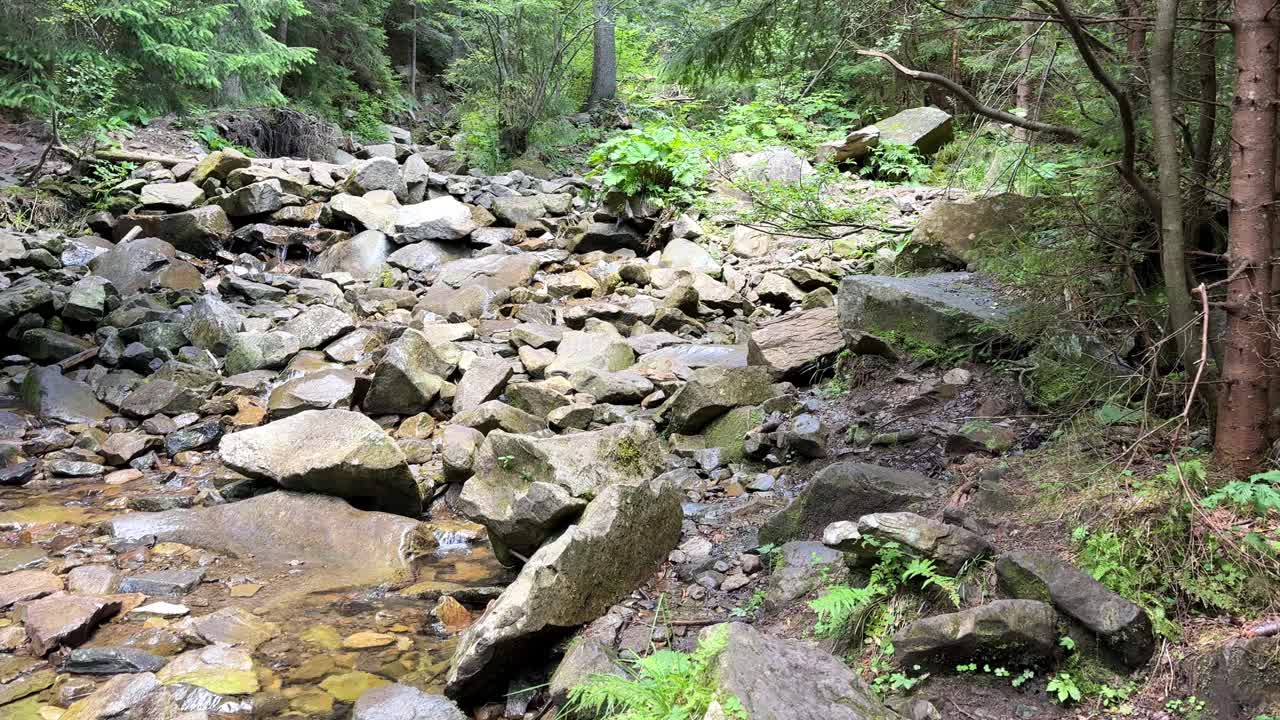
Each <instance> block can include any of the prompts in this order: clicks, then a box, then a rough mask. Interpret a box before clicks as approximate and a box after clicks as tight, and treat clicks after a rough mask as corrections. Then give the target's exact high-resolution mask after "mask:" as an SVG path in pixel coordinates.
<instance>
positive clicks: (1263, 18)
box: [1215, 0, 1280, 473]
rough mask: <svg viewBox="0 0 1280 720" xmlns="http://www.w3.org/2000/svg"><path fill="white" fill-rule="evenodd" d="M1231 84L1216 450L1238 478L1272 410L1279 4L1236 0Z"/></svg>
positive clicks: (1263, 436)
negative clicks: (1225, 281) (1223, 330)
mask: <svg viewBox="0 0 1280 720" xmlns="http://www.w3.org/2000/svg"><path fill="white" fill-rule="evenodd" d="M1232 31H1233V32H1234V33H1235V40H1236V87H1235V97H1234V98H1232V101H1231V110H1232V115H1231V135H1230V142H1231V190H1230V199H1231V210H1230V223H1231V227H1230V229H1229V231H1228V236H1227V255H1228V265H1227V267H1228V270H1229V273H1230V274H1229V275H1228V277H1229V278H1230V279H1231V280H1230V282H1229V283H1228V284H1227V312H1228V315H1227V335H1226V340H1225V342H1224V346H1225V347H1224V358H1223V368H1222V392H1221V393H1220V394H1219V396H1218V422H1217V437H1216V444H1215V453H1216V455H1217V458H1218V460H1219V461H1220V462H1222V463H1223V464H1224V465H1226V466H1227V467H1229V468H1231V469H1233V470H1234V471H1236V472H1239V473H1247V472H1250V471H1252V470H1255V469H1257V468H1258V466H1259V465H1260V463H1261V462H1262V460H1263V459H1264V458H1265V456H1266V451H1267V427H1268V417H1269V415H1270V409H1271V408H1270V407H1269V403H1268V396H1269V393H1268V386H1269V384H1270V377H1269V375H1270V373H1269V372H1268V367H1267V366H1268V363H1269V361H1270V357H1271V346H1272V342H1271V327H1270V324H1269V323H1268V320H1269V318H1268V313H1269V311H1270V309H1271V244H1272V242H1273V241H1274V237H1273V235H1272V233H1273V229H1274V223H1275V212H1276V210H1275V206H1274V205H1273V203H1274V202H1275V195H1276V168H1275V164H1276V149H1275V143H1276V114H1277V106H1278V104H1280V85H1278V83H1280V78H1278V77H1277V75H1280V5H1277V4H1276V2H1275V0H1236V4H1235V17H1234V18H1233V21H1232Z"/></svg>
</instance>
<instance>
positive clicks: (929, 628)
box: [893, 600, 1058, 666]
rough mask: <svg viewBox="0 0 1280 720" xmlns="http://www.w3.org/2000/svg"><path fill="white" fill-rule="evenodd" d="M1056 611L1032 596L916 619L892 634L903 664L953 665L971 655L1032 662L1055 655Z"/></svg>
mask: <svg viewBox="0 0 1280 720" xmlns="http://www.w3.org/2000/svg"><path fill="white" fill-rule="evenodd" d="M1057 644H1058V614H1057V613H1055V612H1054V611H1053V608H1052V607H1050V606H1049V605H1048V604H1046V603H1042V602H1039V601H1036V600H993V601H992V602H989V603H987V604H986V605H979V606H977V607H972V608H966V609H964V610H961V611H959V612H954V613H947V614H943V615H934V616H932V617H927V618H922V619H920V620H916V621H915V622H913V623H911V624H910V625H908V626H906V627H905V628H903V629H902V630H899V631H898V633H897V634H896V635H894V636H893V649H894V654H895V656H896V657H897V658H898V659H899V660H901V662H902V663H903V664H904V665H911V664H920V665H930V666H938V665H951V664H953V663H956V662H968V661H970V660H989V661H996V662H1000V661H1006V662H1016V663H1018V664H1019V665H1033V664H1036V663H1038V662H1042V661H1045V660H1048V659H1050V658H1052V657H1053V655H1054V652H1055V651H1056V649H1057Z"/></svg>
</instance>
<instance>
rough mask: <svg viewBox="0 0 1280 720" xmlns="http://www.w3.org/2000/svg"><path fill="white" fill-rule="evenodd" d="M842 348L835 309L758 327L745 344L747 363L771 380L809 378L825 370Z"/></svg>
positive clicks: (805, 312)
mask: <svg viewBox="0 0 1280 720" xmlns="http://www.w3.org/2000/svg"><path fill="white" fill-rule="evenodd" d="M843 349H844V336H843V334H842V333H841V332H840V320H839V317H838V316H837V313H836V309H835V308H826V307H822V308H814V309H812V310H803V311H801V312H797V313H789V314H787V315H784V316H783V317H781V318H779V319H777V320H774V321H771V322H767V323H763V324H761V325H758V326H756V327H754V328H752V330H751V338H750V340H749V341H748V343H747V362H748V363H750V364H752V365H761V366H764V367H767V368H769V372H770V374H772V375H773V377H774V378H777V379H782V378H811V377H813V375H814V373H816V372H819V371H822V370H826V369H828V368H829V367H830V366H831V365H832V363H834V361H835V359H836V356H837V355H839V354H840V351H841V350H843Z"/></svg>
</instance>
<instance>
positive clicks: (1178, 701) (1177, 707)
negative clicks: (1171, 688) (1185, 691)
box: [1164, 695, 1205, 720]
mask: <svg viewBox="0 0 1280 720" xmlns="http://www.w3.org/2000/svg"><path fill="white" fill-rule="evenodd" d="M1164 709H1165V710H1168V711H1169V712H1170V713H1173V714H1174V715H1175V716H1177V717H1180V718H1184V720H1201V718H1203V717H1204V709H1205V702H1204V700H1201V699H1200V698H1198V697H1196V696H1195V695H1188V696H1187V697H1185V698H1173V699H1171V700H1168V701H1166V702H1165V704H1164Z"/></svg>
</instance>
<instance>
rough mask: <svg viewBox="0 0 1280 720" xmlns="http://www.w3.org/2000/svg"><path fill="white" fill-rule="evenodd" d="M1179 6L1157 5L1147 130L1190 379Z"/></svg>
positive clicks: (1194, 346) (1167, 280)
mask: <svg viewBox="0 0 1280 720" xmlns="http://www.w3.org/2000/svg"><path fill="white" fill-rule="evenodd" d="M1177 16H1178V0H1156V24H1155V37H1154V42H1153V43H1152V45H1151V68H1150V70H1149V73H1150V80H1151V124H1152V128H1153V130H1154V132H1153V134H1154V136H1155V137H1154V140H1155V148H1154V149H1155V155H1156V166H1157V169H1158V171H1159V179H1160V183H1159V187H1160V189H1159V192H1160V269H1161V272H1162V274H1163V275H1164V287H1165V296H1166V297H1167V298H1168V303H1169V322H1170V329H1171V331H1172V332H1173V333H1174V334H1175V335H1174V337H1175V338H1176V340H1177V347H1178V354H1179V356H1180V357H1181V358H1182V369H1183V370H1184V371H1185V372H1186V373H1187V374H1188V375H1193V374H1194V373H1195V371H1196V365H1197V363H1198V362H1199V361H1200V328H1199V327H1198V324H1197V323H1195V317H1196V313H1195V310H1194V309H1193V306H1192V304H1191V292H1190V283H1189V282H1187V264H1186V235H1185V229H1186V221H1185V220H1186V219H1185V218H1184V217H1183V212H1182V155H1181V153H1180V152H1178V134H1177V128H1175V127H1174V123H1173V120H1174V112H1173V88H1174V82H1173V72H1174V71H1173V67H1174V65H1173V49H1174V40H1175V37H1174V34H1175V23H1176V21H1177Z"/></svg>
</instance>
